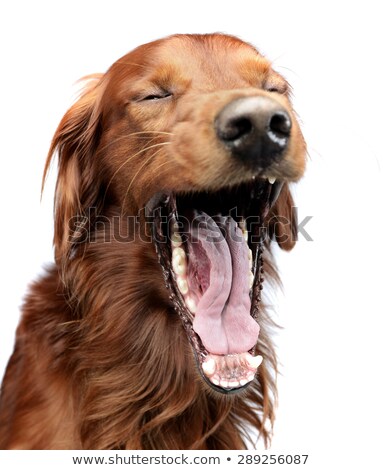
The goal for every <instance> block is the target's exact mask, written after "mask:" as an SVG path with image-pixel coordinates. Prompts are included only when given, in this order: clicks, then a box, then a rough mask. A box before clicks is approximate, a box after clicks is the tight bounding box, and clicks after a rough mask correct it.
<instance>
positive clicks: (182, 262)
mask: <svg viewBox="0 0 383 470" xmlns="http://www.w3.org/2000/svg"><path fill="white" fill-rule="evenodd" d="M176 249H178V248H176ZM172 266H173V269H174V272H175V273H176V274H178V275H179V276H182V275H184V274H185V273H186V258H185V257H181V256H179V255H178V256H173V259H172Z"/></svg>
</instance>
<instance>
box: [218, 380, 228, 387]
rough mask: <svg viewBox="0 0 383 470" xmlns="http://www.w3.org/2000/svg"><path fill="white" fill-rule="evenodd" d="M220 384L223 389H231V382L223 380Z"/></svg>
mask: <svg viewBox="0 0 383 470" xmlns="http://www.w3.org/2000/svg"><path fill="white" fill-rule="evenodd" d="M219 384H220V386H221V387H222V388H228V387H229V382H228V381H227V380H221V381H220V382H219Z"/></svg>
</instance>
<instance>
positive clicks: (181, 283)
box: [177, 277, 189, 295]
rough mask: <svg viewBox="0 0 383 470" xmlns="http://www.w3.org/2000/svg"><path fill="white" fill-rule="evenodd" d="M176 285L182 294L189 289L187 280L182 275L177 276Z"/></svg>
mask: <svg viewBox="0 0 383 470" xmlns="http://www.w3.org/2000/svg"><path fill="white" fill-rule="evenodd" d="M177 286H178V289H179V291H180V292H181V294H182V295H185V294H187V293H188V291H189V287H188V282H187V280H186V279H185V278H183V277H177Z"/></svg>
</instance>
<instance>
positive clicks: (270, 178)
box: [267, 176, 277, 184]
mask: <svg viewBox="0 0 383 470" xmlns="http://www.w3.org/2000/svg"><path fill="white" fill-rule="evenodd" d="M267 179H268V180H269V183H270V184H274V183H275V180H276V179H277V178H274V177H272V176H268V177H267Z"/></svg>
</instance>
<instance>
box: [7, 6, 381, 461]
mask: <svg viewBox="0 0 383 470" xmlns="http://www.w3.org/2000/svg"><path fill="white" fill-rule="evenodd" d="M5 5H7V6H5ZM378 5H379V2H376V1H375V2H374V1H364V2H341V1H339V2H335V1H334V2H328V3H326V2H324V1H322V2H317V3H314V2H308V1H306V2H305V1H290V2H287V1H276V0H273V1H270V2H267V1H264V0H263V1H239V0H238V1H236V2H233V1H226V0H221V1H209V2H208V1H203V2H198V1H195V0H194V1H193V2H182V1H178V2H172V1H166V0H161V1H152V2H148V1H147V2H145V1H141V2H131V1H125V2H123V1H113V0H109V1H108V2H106V1H105V2H99V1H81V2H80V1H77V2H74V1H66V2H41V1H33V2H28V1H23V2H20V1H13V2H3V3H2V6H1V7H0V44H1V62H0V67H1V75H0V80H1V82H0V83H1V87H0V119H1V122H0V133H1V140H0V174H1V184H0V204H1V218H0V224H1V225H0V246H1V268H0V275H1V282H0V289H1V307H0V309H1V310H0V314H1V319H0V321H1V329H0V376H1V375H2V373H3V369H4V367H5V365H6V361H7V360H8V357H9V355H10V353H11V351H12V347H13V338H14V330H15V328H16V325H17V322H18V318H19V306H20V304H21V302H22V297H23V295H24V293H25V290H26V286H27V284H28V283H29V282H30V281H31V280H32V279H33V278H36V275H37V274H38V273H40V272H41V269H42V265H43V264H46V263H47V262H49V261H50V260H51V258H52V250H51V239H52V199H53V185H54V182H55V174H54V172H51V174H50V178H49V181H48V186H47V190H46V192H45V193H44V197H43V199H42V202H41V203H40V184H41V176H42V171H43V166H44V160H45V156H46V154H47V151H48V148H49V144H50V139H51V138H52V135H53V133H54V130H55V128H56V126H57V124H58V122H59V120H60V118H61V117H62V115H63V114H64V112H65V111H66V109H67V108H68V107H69V105H70V104H71V103H72V101H73V98H74V87H73V85H74V83H75V81H76V80H77V79H79V78H80V77H82V76H84V75H87V74H89V73H94V72H103V71H105V70H106V69H107V68H108V67H109V66H110V65H111V64H112V62H114V61H115V60H116V59H117V58H119V57H120V56H122V55H124V54H125V53H126V52H128V51H129V50H131V49H132V48H134V47H136V46H137V45H139V44H141V43H143V42H148V41H150V40H153V39H156V38H159V37H162V36H165V35H169V34H172V33H193V32H196V33H204V32H214V31H221V32H227V33H230V34H234V35H238V36H239V37H241V38H242V39H244V40H246V41H249V42H251V43H253V44H254V45H256V46H257V47H258V48H259V49H260V51H261V52H262V53H264V54H265V55H266V56H267V57H268V58H270V59H271V60H272V61H273V62H274V64H275V68H276V69H277V70H278V71H280V72H281V73H282V74H283V75H285V77H286V78H287V79H288V80H289V81H290V83H291V84H292V86H293V88H294V92H295V93H294V94H295V98H294V103H295V107H296V109H297V111H298V113H299V115H300V116H301V119H302V122H303V124H302V127H303V131H304V134H305V137H306V140H307V142H308V148H309V153H310V160H309V164H308V170H307V174H306V177H305V178H304V179H303V180H302V182H301V183H300V184H299V185H298V186H297V188H296V191H295V192H296V202H297V206H298V207H299V214H300V218H301V219H303V218H304V217H305V216H308V215H311V216H313V219H312V220H311V221H310V222H309V223H308V225H307V226H306V229H307V231H308V232H309V233H310V235H311V237H312V238H313V239H314V240H313V241H312V242H307V241H305V240H304V239H301V240H300V241H299V242H298V244H297V247H296V249H295V250H294V251H293V252H292V253H290V254H284V253H283V254H281V256H279V264H280V267H281V275H282V279H283V282H284V286H285V289H284V295H279V296H278V297H277V299H276V304H277V307H276V310H277V311H278V321H279V322H280V323H281V324H282V325H283V326H284V328H285V329H284V331H282V332H281V333H280V334H279V336H278V337H277V338H276V342H277V343H278V345H279V350H280V352H279V356H280V359H281V362H282V365H283V367H282V372H283V375H282V376H281V377H280V381H279V382H280V384H279V391H280V404H279V410H278V414H277V422H276V430H275V439H274V443H273V447H272V450H273V451H275V452H279V451H287V452H289V453H293V452H295V453H309V454H310V462H309V464H307V465H306V468H315V469H316V468H318V469H322V468H330V469H331V468H350V467H351V463H352V462H353V463H354V464H355V465H357V466H359V468H361V467H362V466H363V468H366V469H371V470H374V469H377V468H382V466H383V463H382V461H380V463H379V459H378V457H379V449H380V446H381V438H382V430H381V429H382V426H381V421H382V419H383V413H382V396H383V390H382V372H383V367H382V361H383V347H382V326H383V322H382V315H383V308H382V300H381V297H382V291H383V285H382V277H383V276H382V266H383V256H382V248H381V246H382V241H381V238H382V229H383V224H382V202H383V197H382V196H383V176H382V168H383V158H382V154H383V151H382V135H383V133H382V130H381V129H382V127H383V102H382V101H383V100H382V92H383V76H382V72H383V67H382V61H383V57H382V53H381V50H382V44H383V37H382V36H383V35H382V33H381V24H380V23H381V17H382V15H381V13H380V10H379V7H378ZM278 304H279V306H278ZM380 458H381V459H382V457H380Z"/></svg>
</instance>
